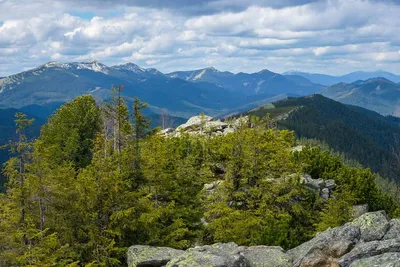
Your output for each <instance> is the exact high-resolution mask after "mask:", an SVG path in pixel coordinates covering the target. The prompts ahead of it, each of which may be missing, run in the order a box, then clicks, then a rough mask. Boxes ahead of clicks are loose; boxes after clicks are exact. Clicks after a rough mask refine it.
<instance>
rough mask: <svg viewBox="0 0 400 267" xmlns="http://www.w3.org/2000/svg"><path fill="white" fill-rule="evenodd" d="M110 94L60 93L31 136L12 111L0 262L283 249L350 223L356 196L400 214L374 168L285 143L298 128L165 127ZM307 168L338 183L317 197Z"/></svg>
mask: <svg viewBox="0 0 400 267" xmlns="http://www.w3.org/2000/svg"><path fill="white" fill-rule="evenodd" d="M118 95H119V94H118V93H117V92H116V91H115V90H114V94H113V96H112V98H111V100H110V101H109V102H108V103H106V104H105V105H104V106H103V107H99V106H98V105H97V104H96V102H95V100H94V99H93V97H92V96H90V95H84V96H80V97H78V98H76V99H75V100H74V101H72V102H69V103H67V104H65V105H64V106H62V107H61V108H60V109H59V110H57V112H56V113H55V114H54V115H53V116H52V117H51V118H50V119H49V121H48V122H47V124H46V125H44V126H43V128H42V130H41V134H40V136H39V138H38V139H37V140H35V141H34V142H33V143H32V142H29V140H28V139H26V138H25V137H24V133H25V132H26V131H27V130H28V129H29V125H30V124H31V121H30V120H29V117H26V116H22V115H21V116H19V118H18V120H17V121H16V125H17V135H18V139H19V140H20V141H19V142H18V143H15V145H14V147H15V149H16V152H17V153H16V155H15V157H14V158H12V159H10V160H9V161H8V162H7V164H6V167H5V171H4V172H5V174H6V176H7V179H8V181H9V182H8V185H7V191H6V193H5V194H3V195H0V265H1V266H121V265H124V264H125V262H126V259H125V257H126V249H127V247H128V246H131V245H134V244H149V245H157V246H170V247H175V248H188V247H191V246H193V245H194V244H210V243H214V242H228V241H234V242H236V243H237V244H239V245H255V244H265V245H279V246H282V247H284V248H286V249H287V248H292V247H294V246H297V245H299V244H300V243H302V242H304V241H306V240H308V239H310V238H311V237H312V236H313V235H315V233H316V232H317V231H320V230H324V229H326V228H328V227H333V226H337V225H341V224H343V223H345V222H347V221H348V220H350V219H351V218H352V214H353V209H352V206H353V205H356V204H368V206H369V209H370V210H371V211H374V210H386V212H387V213H388V214H389V215H390V216H398V215H399V203H397V202H395V201H394V199H393V198H392V197H391V196H389V195H387V194H384V193H382V191H381V189H380V188H379V187H378V186H377V185H376V184H375V175H374V174H373V173H372V172H371V171H369V170H366V169H362V168H350V167H348V166H346V165H345V164H343V163H342V162H341V161H340V159H339V158H338V157H336V156H333V155H331V154H329V153H328V152H324V151H322V150H321V149H319V148H318V147H306V148H303V150H302V151H294V150H293V147H294V146H296V145H297V144H296V140H295V133H294V132H292V131H288V130H277V129H275V128H274V127H272V125H271V123H270V120H268V119H265V120H260V119H256V118H250V119H249V120H244V121H242V122H241V123H236V128H235V129H236V130H235V131H234V132H231V133H227V134H226V135H221V136H214V137H212V136H211V135H210V134H208V133H207V130H204V134H198V135H194V134H192V135H190V134H187V133H185V132H182V133H181V134H180V135H179V136H177V137H171V138H167V137H164V136H162V135H160V134H159V133H158V132H157V129H155V130H149V127H148V125H149V122H148V120H147V119H146V118H145V117H144V116H143V109H145V108H146V106H147V105H146V103H143V102H141V101H140V100H139V99H135V101H134V105H133V108H132V110H133V112H132V113H130V112H128V107H127V106H126V104H125V102H124V100H123V99H122V98H120V97H118ZM199 127H201V129H203V128H202V124H200V126H199ZM202 132H203V131H202ZM306 174H310V175H311V177H310V178H307V175H306ZM311 178H321V180H318V181H320V182H321V181H324V180H326V181H328V180H330V181H332V180H333V181H334V183H335V186H336V187H335V188H334V191H330V196H329V197H328V198H323V197H321V195H320V193H321V192H320V191H319V189H315V188H314V189H310V188H309V187H307V186H306V185H305V180H307V179H311ZM324 183H325V182H324ZM331 189H332V190H333V187H331Z"/></svg>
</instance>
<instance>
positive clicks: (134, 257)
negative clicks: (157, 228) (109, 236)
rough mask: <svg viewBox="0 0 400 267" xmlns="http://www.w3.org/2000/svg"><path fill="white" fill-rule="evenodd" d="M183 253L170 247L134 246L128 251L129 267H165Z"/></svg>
mask: <svg viewBox="0 0 400 267" xmlns="http://www.w3.org/2000/svg"><path fill="white" fill-rule="evenodd" d="M183 253H184V251H183V250H177V249H173V248H168V247H151V246H142V245H137V246H132V247H130V248H129V249H128V267H144V266H146V267H159V266H164V265H165V264H167V262H169V261H170V260H171V259H172V258H175V257H178V256H179V255H182V254H183Z"/></svg>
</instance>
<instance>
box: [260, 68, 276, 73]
mask: <svg viewBox="0 0 400 267" xmlns="http://www.w3.org/2000/svg"><path fill="white" fill-rule="evenodd" d="M258 73H273V72H272V71H270V70H268V69H262V70H260V71H259V72H258Z"/></svg>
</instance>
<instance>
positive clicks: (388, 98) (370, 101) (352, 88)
mask: <svg viewBox="0 0 400 267" xmlns="http://www.w3.org/2000/svg"><path fill="white" fill-rule="evenodd" d="M320 93H321V94H322V95H324V96H326V97H329V98H331V99H334V100H337V101H339V102H342V103H345V104H351V105H356V106H360V107H364V108H366V109H370V110H373V111H376V112H379V113H380V114H383V115H394V116H397V117H399V116H400V85H399V84H397V83H394V82H392V81H390V80H388V79H385V78H382V77H380V78H372V79H368V80H359V81H356V82H353V83H350V84H348V83H338V84H335V85H332V86H330V87H327V88H325V89H323V90H322V91H321V92H320Z"/></svg>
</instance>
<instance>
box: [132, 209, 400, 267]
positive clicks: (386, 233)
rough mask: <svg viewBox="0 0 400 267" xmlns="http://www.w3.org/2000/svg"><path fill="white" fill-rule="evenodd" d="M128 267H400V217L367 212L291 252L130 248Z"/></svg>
mask: <svg viewBox="0 0 400 267" xmlns="http://www.w3.org/2000/svg"><path fill="white" fill-rule="evenodd" d="M128 266H129V267H135V266H138V267H140V266H141V267H144V266H146V267H158V266H167V267H184V266H185V267H186V266H187V267H189V266H190V267H196V266H199V267H200V266H202V267H207V266H210V267H211V266H218V267H230V266H232V267H325V266H326V267H370V266H371V267H372V266H379V267H400V219H392V220H390V219H388V218H387V216H386V214H385V212H384V211H378V212H371V213H365V214H363V215H361V216H360V217H358V218H356V219H355V220H354V221H353V222H350V223H347V224H345V225H344V226H340V227H336V228H333V229H328V230H326V231H324V232H322V233H319V234H317V236H316V237H314V238H313V239H311V240H310V241H308V242H306V243H303V244H302V245H300V246H298V247H296V248H293V249H291V250H288V251H284V250H283V249H282V248H281V247H272V246H270V247H269V246H253V247H243V246H238V245H236V244H235V243H218V244H214V245H209V246H197V247H194V248H190V249H188V250H186V251H183V250H176V249H173V248H167V247H151V246H132V247H130V248H129V250H128Z"/></svg>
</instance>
